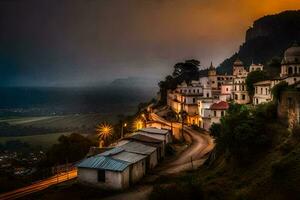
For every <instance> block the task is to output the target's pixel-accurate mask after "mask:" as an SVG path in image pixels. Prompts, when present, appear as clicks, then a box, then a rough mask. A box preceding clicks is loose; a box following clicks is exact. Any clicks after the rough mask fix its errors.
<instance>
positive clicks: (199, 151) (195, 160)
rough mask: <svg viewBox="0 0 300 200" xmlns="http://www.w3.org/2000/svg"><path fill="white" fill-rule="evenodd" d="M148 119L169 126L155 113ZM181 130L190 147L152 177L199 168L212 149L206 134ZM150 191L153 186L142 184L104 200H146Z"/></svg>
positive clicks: (178, 125)
mask: <svg viewBox="0 0 300 200" xmlns="http://www.w3.org/2000/svg"><path fill="white" fill-rule="evenodd" d="M150 118H151V120H154V121H159V122H161V123H162V124H165V125H168V126H171V125H170V122H168V121H166V120H165V119H163V118H161V117H160V116H158V115H157V114H155V113H151V114H150ZM173 127H176V128H181V124H179V123H173ZM183 130H184V134H186V135H188V136H189V137H190V139H191V144H190V146H189V147H188V148H187V149H186V150H185V151H183V152H182V153H181V154H180V155H178V156H177V157H176V158H174V159H173V160H171V161H170V162H167V163H162V164H161V165H160V166H159V167H157V168H156V169H155V171H154V172H153V173H154V176H159V175H166V174H173V173H178V172H181V171H185V170H189V169H193V168H196V167H199V166H200V165H202V164H203V162H204V161H205V158H204V156H205V154H207V153H208V152H210V151H211V150H212V149H213V148H214V141H213V139H212V138H211V137H210V136H209V135H207V133H204V132H203V133H199V132H197V131H195V130H193V129H191V128H190V127H187V126H184V129H183ZM150 176H151V175H150ZM152 190H153V185H151V184H146V185H145V184H142V185H139V186H136V187H134V188H132V189H131V190H130V191H127V192H125V193H122V194H118V195H114V196H111V197H108V198H105V200H128V199H135V200H145V199H148V197H149V195H150V194H151V192H152Z"/></svg>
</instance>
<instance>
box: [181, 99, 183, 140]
mask: <svg viewBox="0 0 300 200" xmlns="http://www.w3.org/2000/svg"><path fill="white" fill-rule="evenodd" d="M180 114H181V137H182V139H183V96H181V112H180Z"/></svg>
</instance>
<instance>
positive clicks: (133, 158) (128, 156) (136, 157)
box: [112, 151, 147, 163]
mask: <svg viewBox="0 0 300 200" xmlns="http://www.w3.org/2000/svg"><path fill="white" fill-rule="evenodd" d="M146 157H147V156H145V155H141V154H136V153H131V152H126V151H123V152H121V153H118V154H116V155H113V156H112V158H115V159H118V160H124V161H126V162H130V163H136V162H138V161H140V160H143V159H145V158H146Z"/></svg>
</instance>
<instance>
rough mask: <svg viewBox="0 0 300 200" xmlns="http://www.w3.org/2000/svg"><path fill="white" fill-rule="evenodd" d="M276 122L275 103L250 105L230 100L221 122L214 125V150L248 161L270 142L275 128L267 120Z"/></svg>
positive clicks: (212, 130) (242, 161) (241, 161)
mask: <svg viewBox="0 0 300 200" xmlns="http://www.w3.org/2000/svg"><path fill="white" fill-rule="evenodd" d="M273 122H276V106H275V105H274V104H272V103H268V104H262V105H259V106H257V107H255V108H253V109H249V108H246V107H244V106H241V105H237V104H231V105H230V108H229V110H228V111H227V114H226V115H225V116H224V117H223V118H222V119H221V123H220V125H213V126H212V127H211V132H212V134H213V135H214V137H215V138H216V143H217V146H216V147H217V151H218V152H219V153H220V152H225V151H228V152H229V153H230V154H231V155H232V156H233V157H234V158H236V160H237V161H239V162H240V163H245V162H246V163H247V162H250V161H251V160H253V159H254V158H255V156H256V155H257V154H259V153H261V151H262V150H263V149H266V148H268V147H269V145H270V144H271V141H272V139H273V137H274V133H275V132H276V130H271V129H270V128H269V127H268V126H266V125H267V124H268V123H273Z"/></svg>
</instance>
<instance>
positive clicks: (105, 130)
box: [96, 123, 113, 143]
mask: <svg viewBox="0 0 300 200" xmlns="http://www.w3.org/2000/svg"><path fill="white" fill-rule="evenodd" d="M96 131H97V134H98V136H99V138H100V143H101V140H107V139H108V138H109V137H110V136H111V135H112V133H113V127H112V126H111V125H109V124H106V123H104V124H100V125H98V126H97V128H96Z"/></svg>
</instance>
